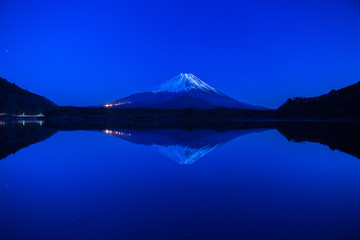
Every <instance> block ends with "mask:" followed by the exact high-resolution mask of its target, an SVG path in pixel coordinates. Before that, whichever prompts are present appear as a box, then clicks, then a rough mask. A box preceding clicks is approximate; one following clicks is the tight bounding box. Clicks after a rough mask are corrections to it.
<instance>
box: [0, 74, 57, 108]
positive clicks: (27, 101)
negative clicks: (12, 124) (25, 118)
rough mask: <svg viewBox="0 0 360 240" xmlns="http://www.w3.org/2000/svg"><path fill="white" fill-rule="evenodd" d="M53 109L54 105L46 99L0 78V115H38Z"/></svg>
mask: <svg viewBox="0 0 360 240" xmlns="http://www.w3.org/2000/svg"><path fill="white" fill-rule="evenodd" d="M55 107H56V105H55V104H54V103H53V102H51V101H50V100H48V99H47V98H45V97H42V96H39V95H37V94H34V93H31V92H29V91H26V90H24V89H22V88H20V87H18V86H16V85H15V84H14V83H10V82H8V81H7V80H6V79H3V78H0V113H7V114H22V113H25V114H39V113H44V112H46V111H48V110H51V109H53V108H55Z"/></svg>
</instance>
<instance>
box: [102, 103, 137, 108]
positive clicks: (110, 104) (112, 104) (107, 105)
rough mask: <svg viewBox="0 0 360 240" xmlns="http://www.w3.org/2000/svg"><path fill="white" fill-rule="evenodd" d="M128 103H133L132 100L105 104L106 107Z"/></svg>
mask: <svg viewBox="0 0 360 240" xmlns="http://www.w3.org/2000/svg"><path fill="white" fill-rule="evenodd" d="M128 103H131V102H121V103H109V104H105V105H104V106H105V107H116V106H119V105H124V104H128Z"/></svg>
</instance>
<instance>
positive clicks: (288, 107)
mask: <svg viewBox="0 0 360 240" xmlns="http://www.w3.org/2000/svg"><path fill="white" fill-rule="evenodd" d="M277 112H278V116H279V117H280V118H289V119H334V118H336V119H342V118H352V119H354V118H356V119H360V82H358V83H356V84H353V85H351V86H348V87H345V88H342V89H340V90H332V91H331V92H329V93H328V94H324V95H321V96H319V97H311V98H301V97H296V98H292V99H288V100H287V102H285V103H284V104H283V105H282V106H281V107H280V108H279V109H278V111H277Z"/></svg>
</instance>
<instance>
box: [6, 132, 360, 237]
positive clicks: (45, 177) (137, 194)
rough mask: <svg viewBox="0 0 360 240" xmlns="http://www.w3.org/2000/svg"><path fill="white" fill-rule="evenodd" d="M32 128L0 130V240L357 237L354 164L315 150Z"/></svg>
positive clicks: (278, 142)
mask: <svg viewBox="0 0 360 240" xmlns="http://www.w3.org/2000/svg"><path fill="white" fill-rule="evenodd" d="M27 127H28V126H22V125H17V126H16V127H13V129H19V128H23V129H22V130H24V128H27ZM32 127H33V128H35V130H34V131H33V130H29V131H28V132H25V133H24V132H22V130H21V131H20V132H18V131H17V130H13V129H11V130H9V131H7V130H4V128H6V126H2V129H3V132H1V133H2V134H3V136H2V137H3V139H6V140H3V142H2V145H3V146H2V148H1V147H0V149H1V151H2V154H3V159H2V160H1V161H0V239H2V240H7V239H9V240H10V239H21V240H25V239H41V240H42V239H47V240H48V239H52V240H56V239H359V238H360V227H359V226H360V204H359V203H360V160H359V159H358V158H357V157H356V156H353V155H350V154H347V153H344V152H340V151H337V150H335V151H333V150H330V149H329V147H327V146H324V145H321V144H319V143H310V142H305V143H296V142H290V141H288V140H287V139H286V138H285V137H284V136H283V135H282V134H281V133H280V132H279V131H277V130H276V129H243V130H234V131H226V132H216V131H213V130H192V131H186V130H121V129H107V130H99V131H58V132H56V131H51V130H49V131H45V132H44V131H43V130H39V129H40V128H41V129H44V128H45V127H44V126H40V125H39V126H36V127H34V126H32ZM29 128H31V127H29ZM4 131H5V132H4ZM39 131H42V132H41V133H39ZM34 134H35V135H41V137H38V136H35V135H34ZM14 135H15V136H14ZM32 137H37V138H39V139H36V140H34V141H40V140H43V139H46V138H47V137H48V138H47V139H46V140H45V141H40V142H38V143H35V144H32V145H30V146H28V147H25V146H24V145H29V144H30V143H29V142H27V140H26V139H31V138H32ZM14 139H15V140H14ZM16 139H18V141H20V142H21V141H23V142H22V143H18V142H17V141H16ZM21 139H22V140H21ZM14 141H15V142H14ZM16 144H19V147H18V148H19V149H14V150H13V149H10V146H15V145H16ZM7 151H10V152H7ZM11 152H16V153H15V154H10V153H11ZM8 154H10V155H8Z"/></svg>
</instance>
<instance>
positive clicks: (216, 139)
mask: <svg viewBox="0 0 360 240" xmlns="http://www.w3.org/2000/svg"><path fill="white" fill-rule="evenodd" d="M262 131H264V130H263V129H243V130H232V131H225V132H216V131H214V130H209V129H196V130H191V131H190V130H181V129H150V130H127V129H122V130H105V131H104V133H106V134H110V135H113V136H116V137H119V138H122V139H124V140H127V141H129V142H132V143H136V144H141V145H146V146H151V147H153V148H154V149H156V150H158V151H159V152H160V153H162V154H164V155H166V156H167V157H169V158H170V159H172V160H174V161H176V162H178V163H179V164H193V163H194V162H196V161H197V160H199V159H200V158H202V157H203V156H205V155H206V154H208V153H209V152H211V151H213V150H215V149H216V148H218V147H220V146H221V145H223V144H225V143H226V142H229V141H231V140H232V139H235V138H237V137H240V136H244V135H247V134H250V133H254V132H262Z"/></svg>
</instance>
